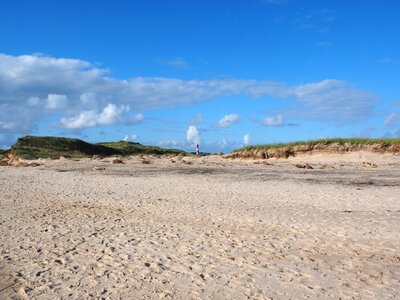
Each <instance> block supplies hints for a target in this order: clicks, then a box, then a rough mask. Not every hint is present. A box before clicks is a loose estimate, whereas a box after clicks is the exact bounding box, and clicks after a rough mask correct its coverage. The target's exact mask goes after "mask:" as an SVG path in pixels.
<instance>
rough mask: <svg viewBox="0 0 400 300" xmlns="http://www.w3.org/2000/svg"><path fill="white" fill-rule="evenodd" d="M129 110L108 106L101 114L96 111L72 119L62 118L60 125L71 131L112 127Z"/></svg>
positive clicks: (89, 111) (83, 112) (83, 113)
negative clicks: (100, 126)
mask: <svg viewBox="0 0 400 300" xmlns="http://www.w3.org/2000/svg"><path fill="white" fill-rule="evenodd" d="M127 110H128V108H127V107H126V106H120V107H117V106H116V105H115V104H108V105H107V106H106V107H105V108H104V109H103V110H102V111H101V112H100V113H96V111H94V110H87V111H82V112H80V113H79V114H78V115H76V116H73V117H71V118H61V120H60V124H61V126H62V127H65V128H69V129H80V128H87V127H93V126H96V125H111V124H115V123H117V122H118V121H119V119H120V117H121V115H122V114H123V113H124V112H125V111H127Z"/></svg>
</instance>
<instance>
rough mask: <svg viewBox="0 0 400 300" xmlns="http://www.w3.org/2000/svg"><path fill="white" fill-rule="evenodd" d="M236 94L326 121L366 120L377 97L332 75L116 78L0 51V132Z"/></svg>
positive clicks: (102, 120)
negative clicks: (293, 82)
mask: <svg viewBox="0 0 400 300" xmlns="http://www.w3.org/2000/svg"><path fill="white" fill-rule="evenodd" d="M239 94H242V95H247V96H249V97H274V98H281V99H289V100H292V102H293V107H292V108H291V109H289V110H288V111H287V112H285V115H287V116H289V117H297V118H306V119H313V120H321V121H327V122H334V123H351V122H356V121H359V120H363V119H365V118H368V116H369V115H370V113H371V111H372V107H373V105H374V101H375V100H376V99H377V97H376V96H375V95H373V94H371V93H368V92H366V91H363V90H361V89H358V88H356V87H353V86H352V85H350V84H348V83H346V82H343V81H338V80H323V81H320V82H315V83H308V84H303V85H299V86H288V85H286V84H284V83H280V82H276V81H266V80H261V81H260V80H243V79H210V80H181V79H174V78H161V77H152V78H146V77H135V78H130V79H123V80H121V79H116V78H112V77H108V76H107V70H106V69H99V68H97V67H96V66H94V65H92V64H91V63H89V62H87V61H83V60H79V59H69V58H53V57H49V56H40V55H22V56H11V55H5V54H0V120H1V121H0V133H10V134H22V133H26V132H32V131H33V130H34V128H35V126H36V125H37V123H38V121H39V120H40V119H41V118H44V117H46V116H48V115H49V114H57V115H59V114H61V115H62V117H61V121H60V123H61V124H63V125H64V126H65V127H66V128H84V127H90V126H96V125H98V124H111V123H114V122H125V121H126V120H124V118H122V116H121V114H123V112H120V113H117V115H118V116H119V118H116V117H115V115H114V113H113V112H112V110H113V109H114V108H109V110H110V111H108V112H107V111H105V112H104V114H103V115H101V113H102V110H103V109H104V108H105V107H107V105H109V104H110V103H113V105H115V108H120V107H130V108H131V109H133V110H146V109H155V108H157V109H160V108H167V107H168V108H171V107H178V106H183V105H189V104H192V103H197V102H200V101H205V100H209V99H215V98H221V97H229V96H234V95H239ZM29 99H31V100H29ZM125 112H126V110H125ZM107 113H111V116H107ZM99 115H100V116H99ZM107 120H112V121H107ZM222 124H224V122H222ZM225 124H229V121H227V123H225ZM227 126H229V125H227Z"/></svg>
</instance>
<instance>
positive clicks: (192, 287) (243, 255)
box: [0, 152, 400, 299]
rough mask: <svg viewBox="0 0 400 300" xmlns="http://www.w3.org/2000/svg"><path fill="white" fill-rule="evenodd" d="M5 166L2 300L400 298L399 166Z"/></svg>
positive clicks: (217, 161) (351, 162) (322, 160)
mask: <svg viewBox="0 0 400 300" xmlns="http://www.w3.org/2000/svg"><path fill="white" fill-rule="evenodd" d="M122 160H123V162H124V164H113V163H112V162H111V160H98V159H97V160H92V159H81V160H79V161H76V160H68V159H62V160H41V161H39V163H40V165H39V166H36V167H20V168H18V167H11V166H2V167H0V228H1V235H0V299H91V298H93V299H306V298H307V299H399V298H400V234H399V232H400V157H399V156H395V155H389V154H388V155H380V154H372V153H366V152H362V153H361V152H359V153H350V154H343V155H334V154H332V155H328V154H325V155H322V154H321V155H314V156H302V157H294V158H289V159H268V160H238V159H237V160H233V159H224V158H222V157H220V156H208V157H201V158H199V159H196V158H194V157H183V158H182V157H179V158H178V157H164V158H156V157H146V158H145V159H143V158H140V157H132V158H123V159H122Z"/></svg>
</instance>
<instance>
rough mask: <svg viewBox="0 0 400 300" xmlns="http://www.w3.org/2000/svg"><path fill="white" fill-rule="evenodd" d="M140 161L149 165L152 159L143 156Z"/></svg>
mask: <svg viewBox="0 0 400 300" xmlns="http://www.w3.org/2000/svg"><path fill="white" fill-rule="evenodd" d="M141 163H142V164H143V165H150V164H151V163H152V161H151V160H149V159H146V158H144V157H143V159H142V161H141Z"/></svg>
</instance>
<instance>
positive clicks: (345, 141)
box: [233, 138, 400, 152]
mask: <svg viewBox="0 0 400 300" xmlns="http://www.w3.org/2000/svg"><path fill="white" fill-rule="evenodd" d="M333 143H338V144H340V145H344V144H353V145H360V144H361V145H371V144H382V145H391V144H400V138H387V139H369V138H331V139H317V140H309V141H297V142H289V143H276V144H264V145H250V146H246V147H243V148H239V149H235V150H233V152H236V151H250V150H260V149H270V148H283V147H286V148H290V147H294V146H299V145H316V144H326V145H328V144H333Z"/></svg>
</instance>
